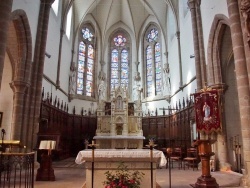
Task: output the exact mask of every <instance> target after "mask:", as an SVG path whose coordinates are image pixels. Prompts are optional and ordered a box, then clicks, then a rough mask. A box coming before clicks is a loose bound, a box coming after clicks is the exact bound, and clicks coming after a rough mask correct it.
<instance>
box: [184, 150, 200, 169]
mask: <svg viewBox="0 0 250 188" xmlns="http://www.w3.org/2000/svg"><path fill="white" fill-rule="evenodd" d="M183 161H184V170H185V166H187V167H188V168H189V167H193V170H194V168H197V170H198V163H199V162H200V158H199V155H198V151H197V148H188V149H187V156H186V157H185V158H184V159H183Z"/></svg>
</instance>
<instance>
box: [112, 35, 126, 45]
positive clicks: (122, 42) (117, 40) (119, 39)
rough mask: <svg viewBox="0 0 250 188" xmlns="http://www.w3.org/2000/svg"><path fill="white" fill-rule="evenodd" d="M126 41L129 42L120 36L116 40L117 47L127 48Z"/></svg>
mask: <svg viewBox="0 0 250 188" xmlns="http://www.w3.org/2000/svg"><path fill="white" fill-rule="evenodd" d="M126 41H127V40H126V38H125V37H123V36H122V35H118V36H117V37H115V38H114V42H115V45H116V46H125V44H126Z"/></svg>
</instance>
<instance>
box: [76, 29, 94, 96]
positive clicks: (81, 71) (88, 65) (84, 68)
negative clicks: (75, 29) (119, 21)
mask: <svg viewBox="0 0 250 188" xmlns="http://www.w3.org/2000/svg"><path fill="white" fill-rule="evenodd" d="M94 65H95V41H94V32H93V30H92V29H91V28H90V26H88V27H83V28H82V30H81V37H80V42H79V48H78V74H77V94H80V95H85V96H91V97H93V96H94V72H95V66H94Z"/></svg>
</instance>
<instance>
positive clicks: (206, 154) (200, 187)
mask: <svg viewBox="0 0 250 188" xmlns="http://www.w3.org/2000/svg"><path fill="white" fill-rule="evenodd" d="M214 142H215V140H197V141H196V142H195V143H194V144H195V145H197V146H198V150H199V155H200V158H201V165H202V175H201V176H200V177H199V178H198V179H197V182H196V183H195V185H194V186H193V187H195V188H219V185H218V184H217V182H216V179H215V178H213V177H212V176H211V174H210V157H211V156H213V155H214V153H213V152H212V149H211V144H213V143H214Z"/></svg>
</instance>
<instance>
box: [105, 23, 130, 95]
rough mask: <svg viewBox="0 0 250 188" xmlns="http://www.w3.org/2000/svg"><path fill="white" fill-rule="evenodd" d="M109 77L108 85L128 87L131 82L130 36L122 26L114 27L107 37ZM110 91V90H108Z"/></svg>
mask: <svg viewBox="0 0 250 188" xmlns="http://www.w3.org/2000/svg"><path fill="white" fill-rule="evenodd" d="M109 45H110V53H109V57H110V65H109V71H110V74H109V75H110V78H109V87H110V89H111V90H112V88H114V87H115V88H116V87H118V86H119V85H121V87H127V88H128V87H129V83H131V76H130V72H131V38H130V35H129V34H128V32H127V31H126V30H124V29H122V28H119V29H116V30H115V31H114V32H113V33H111V35H110V37H109ZM109 92H110V93H111V91H109Z"/></svg>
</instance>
